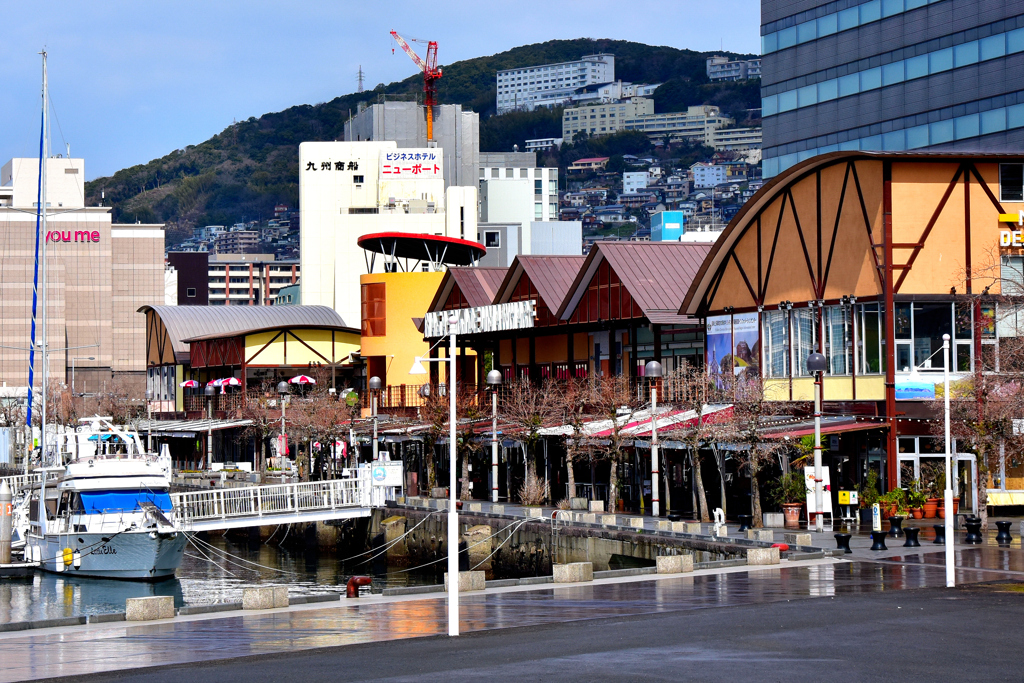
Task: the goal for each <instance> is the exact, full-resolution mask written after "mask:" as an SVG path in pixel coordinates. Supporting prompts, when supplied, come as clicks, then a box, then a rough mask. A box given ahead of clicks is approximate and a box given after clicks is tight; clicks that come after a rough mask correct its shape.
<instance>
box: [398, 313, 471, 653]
mask: <svg viewBox="0 0 1024 683" xmlns="http://www.w3.org/2000/svg"><path fill="white" fill-rule="evenodd" d="M458 323H459V317H458V314H452V316H451V317H450V318H449V319H448V330H449V332H448V358H444V359H441V358H421V357H420V356H416V359H415V361H414V362H413V364H412V368H411V369H410V370H409V374H410V375H425V374H427V369H426V368H425V367H423V361H427V362H437V363H448V398H449V416H448V422H449V426H450V428H451V429H450V431H449V434H448V635H449V636H457V635H459V513H458V511H457V510H456V509H455V485H456V480H455V469H456V467H457V465H458V457H457V455H456V451H455V419H456V415H455V393H456V386H455V333H456V331H457V330H458Z"/></svg>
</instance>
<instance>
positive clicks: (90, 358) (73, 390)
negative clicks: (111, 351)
mask: <svg viewBox="0 0 1024 683" xmlns="http://www.w3.org/2000/svg"><path fill="white" fill-rule="evenodd" d="M76 360H96V357H95V356H72V357H71V395H72V396H74V395H75V361H76Z"/></svg>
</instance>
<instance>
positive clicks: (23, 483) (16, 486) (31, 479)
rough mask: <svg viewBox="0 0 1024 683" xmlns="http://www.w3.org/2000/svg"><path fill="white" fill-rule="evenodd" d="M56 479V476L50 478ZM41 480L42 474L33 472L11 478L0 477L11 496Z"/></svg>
mask: <svg viewBox="0 0 1024 683" xmlns="http://www.w3.org/2000/svg"><path fill="white" fill-rule="evenodd" d="M56 478H57V475H56V474H53V475H52V476H51V477H50V479H51V480H54V479H56ZM42 480H43V473H42V472H33V473H32V474H18V475H15V476H13V477H0V481H6V482H7V485H8V486H10V487H11V493H12V494H16V493H17V492H18V491H20V490H21V489H24V488H27V487H29V486H33V485H35V484H38V483H39V482H41V481H42Z"/></svg>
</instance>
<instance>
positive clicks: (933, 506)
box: [921, 460, 945, 519]
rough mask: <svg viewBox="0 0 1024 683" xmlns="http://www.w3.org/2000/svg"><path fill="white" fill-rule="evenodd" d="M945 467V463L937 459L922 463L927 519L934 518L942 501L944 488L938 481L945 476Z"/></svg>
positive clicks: (922, 484)
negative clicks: (940, 486)
mask: <svg viewBox="0 0 1024 683" xmlns="http://www.w3.org/2000/svg"><path fill="white" fill-rule="evenodd" d="M944 469H945V468H944V466H943V463H941V462H938V461H935V460H929V461H926V462H922V463H921V490H922V492H923V493H924V494H925V495H926V496H927V497H926V499H925V502H924V517H925V519H933V518H934V517H935V515H936V512H937V510H938V508H939V505H940V504H941V503H942V489H941V488H939V485H938V481H939V477H940V476H941V477H944V476H945V473H944ZM943 486H945V484H943Z"/></svg>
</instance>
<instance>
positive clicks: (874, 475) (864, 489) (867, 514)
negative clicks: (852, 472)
mask: <svg viewBox="0 0 1024 683" xmlns="http://www.w3.org/2000/svg"><path fill="white" fill-rule="evenodd" d="M879 497H880V496H879V493H878V472H876V471H875V470H871V471H869V472H868V476H867V478H866V479H865V480H864V484H863V485H862V486H861V487H860V496H859V499H860V505H861V508H860V523H861V524H871V506H873V505H874V504H875V503H877V502H878V499H879Z"/></svg>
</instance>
